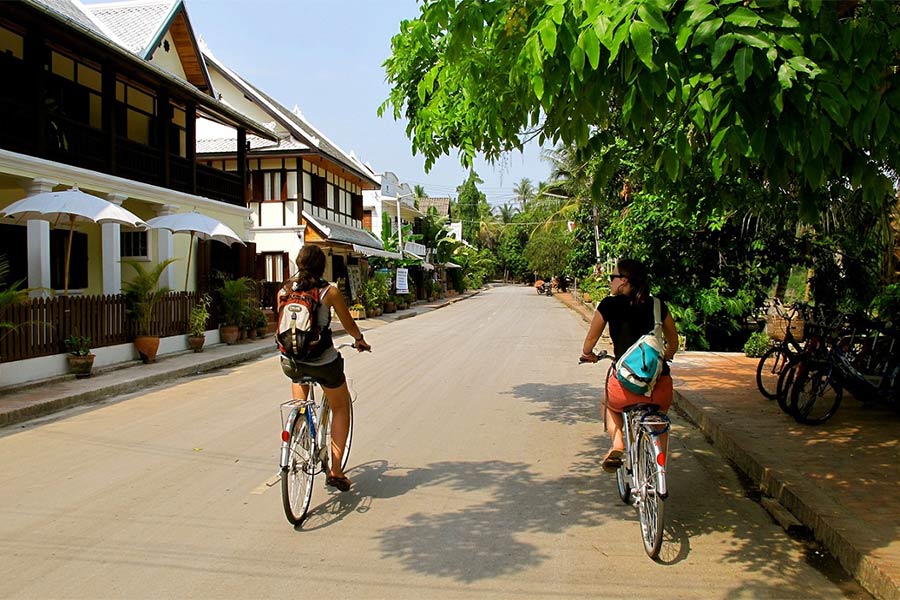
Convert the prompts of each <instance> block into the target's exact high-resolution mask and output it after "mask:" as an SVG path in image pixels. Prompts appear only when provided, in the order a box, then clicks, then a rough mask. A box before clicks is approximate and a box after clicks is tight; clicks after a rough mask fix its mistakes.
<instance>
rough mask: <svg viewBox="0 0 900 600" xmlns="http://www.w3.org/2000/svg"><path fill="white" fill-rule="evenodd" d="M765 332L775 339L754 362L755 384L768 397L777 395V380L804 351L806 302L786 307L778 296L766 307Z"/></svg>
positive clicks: (771, 398)
mask: <svg viewBox="0 0 900 600" xmlns="http://www.w3.org/2000/svg"><path fill="white" fill-rule="evenodd" d="M768 313H769V314H768V317H767V319H766V332H767V333H768V334H769V337H770V338H771V339H772V340H774V344H773V345H772V347H771V348H769V349H768V350H766V351H765V353H763V355H762V356H761V357H760V359H759V363H758V364H757V365H756V387H757V388H759V392H760V393H761V394H762V395H763V396H764V397H765V398H768V399H769V400H775V399H777V398H778V380H779V378H780V376H781V374H782V373H783V372H784V370H785V367H786V366H787V365H788V363H790V362H791V359H793V358H794V357H795V356H796V355H798V354H800V353H801V352H802V351H803V346H802V342H803V326H804V325H805V323H806V320H807V306H806V305H805V304H802V303H799V302H798V303H794V304H792V305H790V306H788V307H785V306H784V305H783V304H782V303H781V302H780V301H779V300H778V299H777V298H776V299H774V301H773V302H772V304H771V305H770V306H769V307H768Z"/></svg>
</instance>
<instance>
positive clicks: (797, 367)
mask: <svg viewBox="0 0 900 600" xmlns="http://www.w3.org/2000/svg"><path fill="white" fill-rule="evenodd" d="M808 368H809V364H808V360H807V358H806V357H805V356H803V355H802V354H801V355H798V356H795V357H794V358H792V359H791V361H790V362H789V363H788V364H787V366H786V367H784V369H782V370H781V375H779V376H778V392H777V393H776V394H775V397H776V400H777V401H778V408H780V409H781V410H782V412H784V413H785V414H787V415H791V416H794V414H793V412H791V411H792V409H791V388H792V387H793V386H794V379H796V377H797V372H798V371H799V372H803V371H806V370H807V369H808Z"/></svg>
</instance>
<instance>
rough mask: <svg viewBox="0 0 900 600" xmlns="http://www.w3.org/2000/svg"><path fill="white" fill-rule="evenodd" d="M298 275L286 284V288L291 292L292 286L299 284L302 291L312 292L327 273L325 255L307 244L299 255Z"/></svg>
mask: <svg viewBox="0 0 900 600" xmlns="http://www.w3.org/2000/svg"><path fill="white" fill-rule="evenodd" d="M296 262H297V274H296V275H294V277H293V278H291V279H289V280H288V281H286V282H285V284H284V288H285V289H286V290H288V291H290V289H291V287H292V284H293V283H294V282H296V283H297V288H298V289H301V290H311V289H313V288H314V287H316V286H317V285H319V281H321V279H322V275H323V274H324V273H325V253H324V252H322V249H321V248H319V247H318V246H315V245H313V244H306V245H305V246H303V248H301V249H300V254H298V255H297V261H296Z"/></svg>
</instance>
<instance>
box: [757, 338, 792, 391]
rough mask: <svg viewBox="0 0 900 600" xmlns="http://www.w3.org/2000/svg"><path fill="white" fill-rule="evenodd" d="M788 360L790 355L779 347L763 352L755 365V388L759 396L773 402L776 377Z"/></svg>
mask: <svg viewBox="0 0 900 600" xmlns="http://www.w3.org/2000/svg"><path fill="white" fill-rule="evenodd" d="M790 359H791V353H790V352H786V351H785V350H784V348H783V347H781V346H775V347H773V348H769V349H768V350H766V351H765V353H764V354H763V355H762V357H761V358H760V359H759V364H758V365H756V387H758V388H759V393H760V394H762V395H763V396H765V397H766V398H768V399H769V400H775V398H776V397H777V394H778V377H779V375H781V372H782V371H783V370H784V367H785V365H787V363H788V362H789V361H790Z"/></svg>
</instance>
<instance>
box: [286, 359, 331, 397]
mask: <svg viewBox="0 0 900 600" xmlns="http://www.w3.org/2000/svg"><path fill="white" fill-rule="evenodd" d="M281 370H282V371H284V374H285V375H287V376H288V377H290V378H291V381H293V382H294V383H300V378H301V377H311V378H312V379H313V380H314V381H315V382H316V383H318V384H319V385H321V386H322V387H324V388H329V389H334V388H339V387H341V385H343V384H344V382H345V381H347V378H346V377H344V357H342V356H341V355H340V354H338V357H337V358H336V359H334V360H333V361H331V362H330V363H327V364H324V365H309V364H306V363H300V362H293V361H292V360H291V359H289V358H287V357H285V356H282V357H281Z"/></svg>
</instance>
